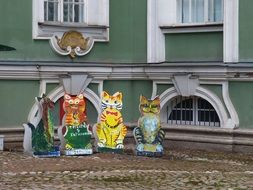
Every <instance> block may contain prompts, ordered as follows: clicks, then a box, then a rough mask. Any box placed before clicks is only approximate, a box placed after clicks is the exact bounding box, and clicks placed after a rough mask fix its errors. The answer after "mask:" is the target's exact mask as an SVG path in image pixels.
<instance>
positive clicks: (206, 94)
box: [194, 87, 235, 128]
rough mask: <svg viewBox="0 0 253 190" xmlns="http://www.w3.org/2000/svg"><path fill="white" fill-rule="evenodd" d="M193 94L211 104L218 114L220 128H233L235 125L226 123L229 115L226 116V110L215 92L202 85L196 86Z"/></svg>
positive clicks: (228, 121)
mask: <svg viewBox="0 0 253 190" xmlns="http://www.w3.org/2000/svg"><path fill="white" fill-rule="evenodd" d="M194 95H195V96H199V97H201V98H203V99H205V100H207V101H208V102H209V103H210V104H211V105H212V106H213V108H214V109H215V111H216V113H217V115H218V116H219V119H220V125H221V127H222V128H234V127H235V126H233V125H228V123H230V120H229V117H228V115H227V112H226V110H225V108H224V106H223V103H222V101H221V100H220V98H219V97H218V96H217V95H216V94H214V93H213V92H211V91H210V90H207V89H205V88H203V87H198V88H197V90H196V92H195V94H194Z"/></svg>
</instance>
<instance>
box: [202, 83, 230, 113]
mask: <svg viewBox="0 0 253 190" xmlns="http://www.w3.org/2000/svg"><path fill="white" fill-rule="evenodd" d="M200 86H201V87H203V88H205V89H208V90H210V91H211V92H213V93H214V94H215V95H216V96H218V97H219V99H220V101H221V102H222V104H223V107H224V108H225V110H226V112H227V114H229V112H228V110H227V107H226V105H225V102H224V100H223V96H222V86H221V85H218V84H205V85H200Z"/></svg>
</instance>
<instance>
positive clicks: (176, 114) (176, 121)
mask: <svg viewBox="0 0 253 190" xmlns="http://www.w3.org/2000/svg"><path fill="white" fill-rule="evenodd" d="M175 101H176V124H177V97H176V100H175Z"/></svg>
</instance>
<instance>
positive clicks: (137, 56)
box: [0, 0, 147, 64]
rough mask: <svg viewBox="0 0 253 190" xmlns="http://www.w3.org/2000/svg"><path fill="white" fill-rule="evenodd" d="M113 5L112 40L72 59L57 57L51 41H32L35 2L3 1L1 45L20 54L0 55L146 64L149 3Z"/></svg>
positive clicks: (117, 0) (118, 1) (115, 1)
mask: <svg viewBox="0 0 253 190" xmlns="http://www.w3.org/2000/svg"><path fill="white" fill-rule="evenodd" d="M109 2H110V5H109V6H110V7H109V9H110V20H109V22H110V34H109V36H110V41H109V42H96V43H95V44H94V47H93V49H92V50H91V52H90V53H89V54H87V55H85V56H83V57H77V58H75V59H74V60H71V59H70V58H69V57H68V56H61V55H58V54H56V53H55V52H54V51H53V50H52V49H51V47H50V45H49V41H48V40H33V39H32V0H26V1H20V0H11V1H0V23H1V30H0V36H2V38H1V44H5V45H7V46H11V47H14V48H15V49H16V51H9V52H6V51H5V52H0V57H1V58H0V59H1V60H22V61H24V60H31V61H32V60H35V61H40V60H41V61H60V62H61V61H62V62H70V64H74V62H77V61H78V62H86V61H87V62H109V63H124V62H127V63H135V62H146V57H147V52H146V50H147V42H146V41H147V1H146V0H138V1H136V0H127V1H126V0H110V1H109ZM14 5H15V6H14ZM24 10H25V11H24ZM6 15H9V16H6ZM31 64H33V63H32V62H31Z"/></svg>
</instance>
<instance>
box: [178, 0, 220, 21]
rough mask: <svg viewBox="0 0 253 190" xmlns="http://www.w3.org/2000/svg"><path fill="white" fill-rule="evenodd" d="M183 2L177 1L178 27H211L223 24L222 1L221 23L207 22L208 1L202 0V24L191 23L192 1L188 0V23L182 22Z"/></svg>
mask: <svg viewBox="0 0 253 190" xmlns="http://www.w3.org/2000/svg"><path fill="white" fill-rule="evenodd" d="M182 1H183V0H177V24H179V25H209V24H210V25H213V24H223V21H224V0H221V10H222V20H221V21H209V1H210V0H204V21H203V22H192V11H191V10H192V9H191V7H192V1H193V0H189V22H183V21H182V19H183V18H182V15H183V6H182ZM211 1H212V5H213V4H214V0H211Z"/></svg>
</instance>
